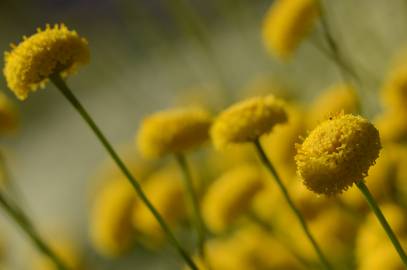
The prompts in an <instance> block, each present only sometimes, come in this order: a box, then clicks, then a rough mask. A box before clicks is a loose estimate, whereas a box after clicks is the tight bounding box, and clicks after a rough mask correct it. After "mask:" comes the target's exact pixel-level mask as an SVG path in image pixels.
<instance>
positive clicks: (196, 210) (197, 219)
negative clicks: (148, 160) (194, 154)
mask: <svg viewBox="0 0 407 270" xmlns="http://www.w3.org/2000/svg"><path fill="white" fill-rule="evenodd" d="M175 158H176V160H177V163H178V165H179V166H180V168H181V171H182V173H183V175H184V177H183V180H184V185H185V189H186V191H187V193H188V196H189V200H190V202H191V205H192V215H193V219H194V223H195V227H196V231H197V236H198V238H197V239H198V251H199V254H200V256H201V257H202V259H203V260H205V241H206V237H205V234H206V230H205V225H204V222H203V219H202V214H201V207H200V205H199V199H198V195H197V193H196V191H195V188H194V184H193V182H192V176H191V171H190V169H189V167H188V163H187V160H186V158H185V155H183V154H177V155H176V156H175Z"/></svg>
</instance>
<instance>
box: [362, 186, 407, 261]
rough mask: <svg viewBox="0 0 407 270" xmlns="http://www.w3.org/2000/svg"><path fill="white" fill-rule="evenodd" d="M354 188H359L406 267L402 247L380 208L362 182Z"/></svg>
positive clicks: (406, 258) (405, 258) (405, 257)
mask: <svg viewBox="0 0 407 270" xmlns="http://www.w3.org/2000/svg"><path fill="white" fill-rule="evenodd" d="M356 186H357V187H358V188H359V190H360V191H361V192H362V194H363V196H364V197H365V199H366V200H367V203H368V204H369V206H370V209H372V211H373V213H374V214H375V215H376V217H377V219H378V220H379V222H380V224H381V225H382V227H383V229H384V231H385V232H386V234H387V236H388V237H389V239H390V240H391V242H392V244H393V246H394V248H395V249H396V251H397V253H398V254H399V256H400V258H401V260H402V261H403V263H404V265H405V266H407V255H406V253H405V251H404V250H403V247H402V246H401V244H400V242H399V240H398V239H397V236H396V235H395V234H394V232H393V230H392V229H391V227H390V225H389V223H388V222H387V220H386V218H385V217H384V215H383V213H382V211H381V210H380V207H379V206H378V205H377V203H376V200H375V199H374V198H373V196H372V194H371V193H370V191H369V189H368V188H367V186H366V185H365V182H364V181H363V180H362V181H359V182H357V183H356Z"/></svg>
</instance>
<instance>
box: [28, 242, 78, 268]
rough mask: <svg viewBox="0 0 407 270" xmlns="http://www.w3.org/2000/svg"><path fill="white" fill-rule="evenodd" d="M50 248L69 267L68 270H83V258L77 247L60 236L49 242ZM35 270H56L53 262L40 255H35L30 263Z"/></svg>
mask: <svg viewBox="0 0 407 270" xmlns="http://www.w3.org/2000/svg"><path fill="white" fill-rule="evenodd" d="M49 243H50V246H51V248H52V249H53V251H54V252H55V254H56V255H57V256H59V257H60V258H61V260H62V261H63V262H64V263H65V264H66V266H67V267H69V269H70V270H83V269H85V268H84V265H83V257H82V255H81V252H80V250H79V249H78V247H77V246H76V245H75V244H74V243H72V242H71V241H69V240H67V239H64V238H63V237H61V236H60V235H59V236H58V238H53V240H51V241H49ZM31 269H35V270H58V268H57V267H56V266H55V264H54V262H53V261H51V260H50V259H49V258H47V257H44V256H43V255H42V254H37V255H36V256H35V257H34V258H33V261H32V268H31Z"/></svg>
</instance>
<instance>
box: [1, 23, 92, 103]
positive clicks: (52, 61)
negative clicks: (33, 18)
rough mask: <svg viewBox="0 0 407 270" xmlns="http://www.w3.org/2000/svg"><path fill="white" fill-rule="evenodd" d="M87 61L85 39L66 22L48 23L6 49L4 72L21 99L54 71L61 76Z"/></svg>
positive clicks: (87, 50)
mask: <svg viewBox="0 0 407 270" xmlns="http://www.w3.org/2000/svg"><path fill="white" fill-rule="evenodd" d="M88 61H89V49H88V43H87V41H86V40H85V39H84V38H81V37H79V36H78V34H77V33H76V32H75V31H70V30H69V29H68V28H67V27H66V26H65V25H63V24H61V25H55V26H54V27H50V26H49V25H47V27H46V28H45V30H41V29H38V32H37V33H36V34H34V35H32V36H30V37H28V38H25V37H24V41H22V42H21V43H20V44H19V45H17V46H16V45H12V50H11V51H10V52H6V53H5V66H4V70H3V72H4V76H5V77H6V80H7V84H8V87H9V88H10V89H11V90H12V91H13V92H14V93H15V94H16V96H17V97H18V98H19V99H21V100H24V99H26V98H27V96H28V94H29V92H30V91H35V90H37V89H38V88H39V87H42V86H44V84H45V83H46V81H47V79H48V78H49V77H50V76H51V75H52V74H54V73H60V74H61V75H63V76H66V75H68V74H71V73H73V72H75V71H76V69H77V68H78V66H80V65H83V64H86V63H87V62H88Z"/></svg>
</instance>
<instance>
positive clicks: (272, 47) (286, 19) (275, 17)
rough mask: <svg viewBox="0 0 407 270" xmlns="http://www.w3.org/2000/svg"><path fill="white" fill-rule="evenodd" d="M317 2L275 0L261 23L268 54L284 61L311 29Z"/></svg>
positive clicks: (315, 14) (316, 11)
mask: <svg viewBox="0 0 407 270" xmlns="http://www.w3.org/2000/svg"><path fill="white" fill-rule="evenodd" d="M318 5H319V3H318V0H277V1H275V2H274V3H273V5H272V6H271V7H270V10H269V11H268V12H267V14H266V17H265V19H264V22H263V40H264V44H265V46H266V48H267V49H268V50H269V51H270V53H272V54H274V55H276V56H277V57H279V58H282V59H286V58H288V57H290V56H291V54H292V53H293V51H294V50H295V49H296V48H297V47H298V45H299V44H300V42H301V40H302V39H303V38H304V37H305V36H306V35H307V33H308V32H309V31H310V30H311V28H312V27H313V25H314V23H315V20H316V18H317V17H318V15H319V6H318Z"/></svg>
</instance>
